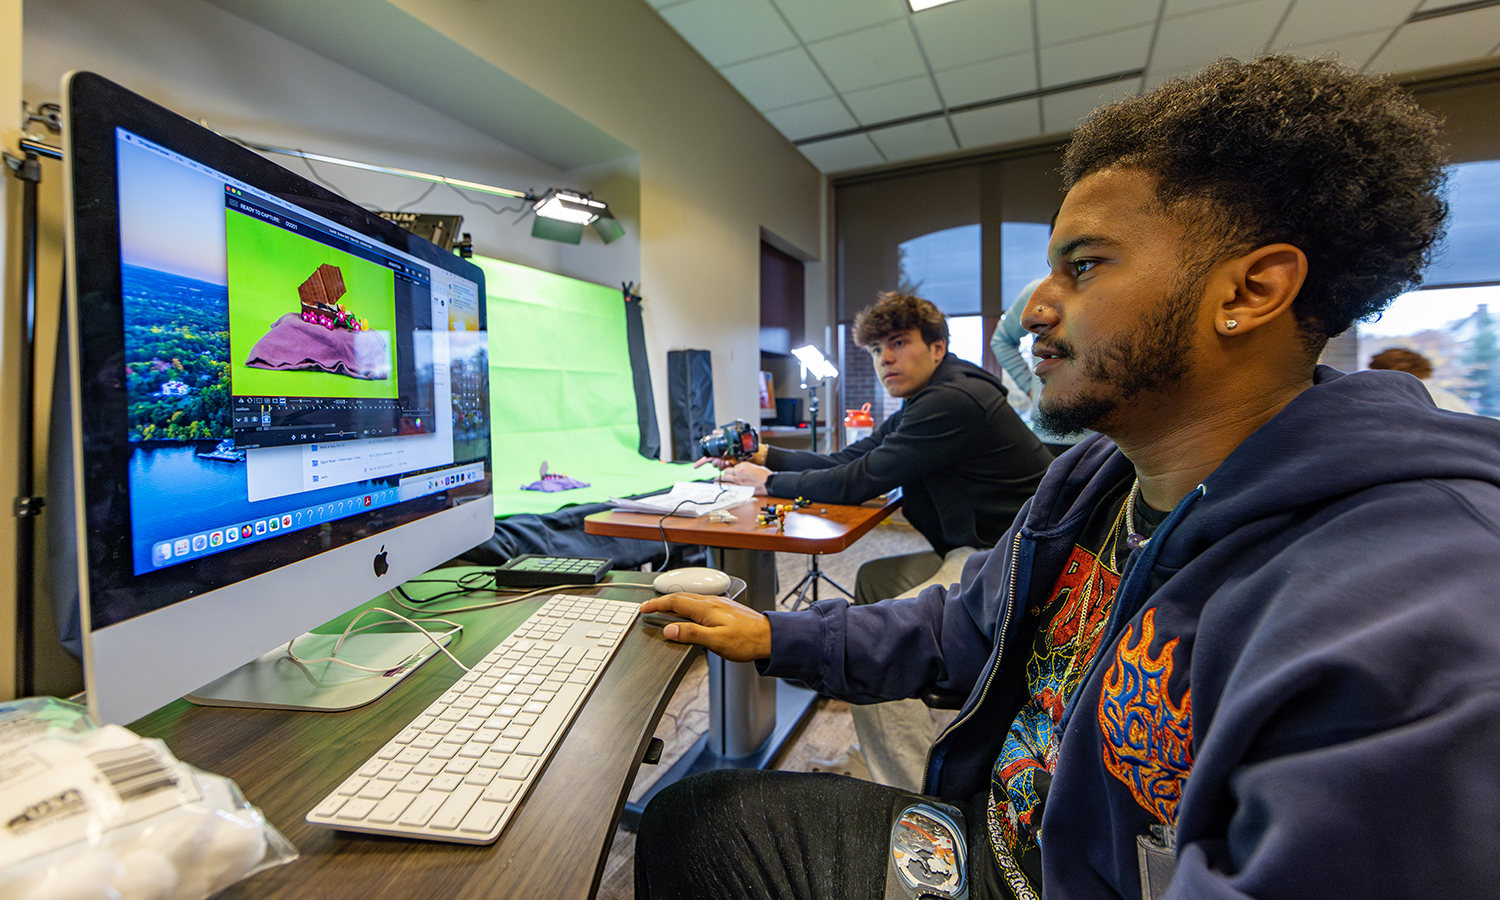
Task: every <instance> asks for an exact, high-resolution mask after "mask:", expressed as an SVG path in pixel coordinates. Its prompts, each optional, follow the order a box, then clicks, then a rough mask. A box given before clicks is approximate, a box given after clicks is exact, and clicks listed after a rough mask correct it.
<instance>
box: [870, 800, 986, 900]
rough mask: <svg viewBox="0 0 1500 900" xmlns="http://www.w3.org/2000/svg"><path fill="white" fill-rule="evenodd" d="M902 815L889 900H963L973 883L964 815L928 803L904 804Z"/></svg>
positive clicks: (894, 831) (895, 827)
mask: <svg viewBox="0 0 1500 900" xmlns="http://www.w3.org/2000/svg"><path fill="white" fill-rule="evenodd" d="M898 810H899V811H898V812H897V813H896V815H895V817H894V818H895V821H894V823H893V824H892V825H891V843H890V848H891V854H890V869H889V870H888V871H887V875H886V898H887V900H900V898H902V897H905V898H909V900H928V898H937V900H965V898H967V897H968V896H969V881H968V877H967V872H968V859H967V856H968V846H967V844H966V843H965V841H966V838H965V836H964V817H963V813H961V812H959V811H958V810H957V809H955V808H953V807H951V806H948V805H946V804H941V803H934V802H930V801H919V802H915V803H905V804H904V805H898ZM892 875H894V876H895V877H894V878H892V877H891V876H892ZM892 881H894V882H895V883H896V884H899V885H900V886H901V892H900V893H897V892H894V891H892V887H894V885H893V884H892V883H891V882H892Z"/></svg>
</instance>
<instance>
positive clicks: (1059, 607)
mask: <svg viewBox="0 0 1500 900" xmlns="http://www.w3.org/2000/svg"><path fill="white" fill-rule="evenodd" d="M1133 487H1134V485H1133V480H1126V481H1125V482H1123V483H1121V484H1120V485H1119V486H1118V487H1117V488H1115V489H1114V490H1112V491H1110V492H1109V493H1108V494H1107V495H1106V496H1105V497H1104V498H1103V499H1102V500H1101V501H1100V503H1099V504H1098V506H1096V507H1095V508H1094V512H1093V513H1092V514H1091V515H1090V517H1089V520H1088V524H1087V525H1086V526H1085V527H1084V530H1083V532H1082V534H1080V535H1079V539H1078V543H1077V544H1076V545H1075V546H1074V547H1073V552H1072V555H1071V556H1070V557H1069V559H1068V561H1067V564H1066V565H1064V566H1063V570H1062V574H1061V575H1060V576H1059V577H1058V579H1057V581H1056V582H1055V583H1054V585H1053V587H1052V590H1051V591H1050V592H1049V593H1048V595H1047V596H1048V599H1047V601H1046V602H1045V603H1043V604H1042V605H1041V606H1040V607H1032V608H1031V609H1028V610H1027V611H1026V614H1027V621H1026V628H1027V631H1026V632H1023V634H1026V633H1029V635H1030V640H1029V642H1028V641H1027V640H1025V639H1023V640H1021V641H1019V642H1018V643H1017V644H1016V648H1017V651H1018V652H1015V653H1012V654H1011V657H1010V659H1009V660H1008V661H1005V662H1002V667H1001V673H1000V683H1001V684H1002V685H1009V686H1011V690H1012V691H1014V692H1015V698H1014V701H1013V702H1014V703H1015V704H1018V705H1019V709H1020V711H1019V712H1018V713H1017V715H1016V717H1015V719H1014V721H1012V722H1011V723H1010V728H1009V731H1008V732H1007V735H1006V738H1005V743H1004V746H1003V748H1002V749H1001V752H1000V756H999V758H998V759H996V761H995V767H994V770H993V772H992V774H991V778H990V790H989V803H988V809H987V820H988V830H989V838H990V846H991V849H992V850H993V851H994V854H995V862H996V864H997V868H998V874H999V876H1000V880H1001V881H1002V882H1003V883H1004V884H1005V885H1006V887H1007V888H1008V889H1009V892H1010V894H1011V895H1013V896H1015V897H1017V898H1020V900H1030V898H1038V897H1040V896H1041V894H1042V891H1041V851H1040V849H1039V848H1038V846H1037V840H1036V831H1037V828H1038V827H1039V826H1040V825H1041V818H1042V808H1043V805H1044V804H1045V802H1046V799H1047V790H1048V788H1049V786H1050V785H1051V781H1052V774H1053V772H1054V771H1055V769H1056V767H1057V751H1058V742H1059V738H1060V737H1061V735H1060V733H1059V730H1058V724H1059V722H1060V721H1061V719H1062V715H1063V710H1064V709H1065V708H1066V707H1067V704H1068V701H1069V699H1070V698H1071V697H1072V695H1073V692H1074V691H1075V690H1076V689H1077V688H1078V686H1079V684H1080V683H1081V682H1082V680H1083V677H1084V675H1085V674H1086V673H1087V672H1088V671H1089V668H1090V665H1091V664H1092V663H1093V662H1094V658H1095V657H1096V656H1097V655H1098V653H1099V648H1100V642H1101V640H1102V638H1103V635H1104V631H1105V627H1106V623H1107V622H1108V621H1109V613H1110V610H1111V609H1112V608H1113V604H1114V598H1115V591H1116V589H1117V588H1118V587H1119V584H1120V574H1121V570H1122V569H1123V567H1124V563H1125V560H1126V558H1127V557H1128V556H1129V550H1128V549H1127V547H1126V543H1125V538H1126V535H1127V533H1128V531H1129V529H1128V527H1127V523H1126V520H1125V501H1126V499H1127V495H1128V493H1129V491H1131V490H1132V489H1133ZM1135 516H1136V520H1137V522H1136V524H1137V525H1138V526H1141V530H1142V531H1143V532H1146V533H1148V534H1149V533H1150V531H1151V530H1154V527H1155V525H1156V524H1158V523H1159V522H1160V521H1161V520H1162V519H1163V518H1165V516H1166V514H1165V513H1160V512H1157V511H1155V510H1152V509H1150V508H1149V507H1146V506H1145V505H1144V504H1142V503H1140V502H1139V500H1138V501H1137V503H1136V508H1135ZM1110 674H1111V675H1114V674H1115V673H1114V672H1113V671H1111V673H1110ZM1107 763H1108V760H1106V764H1107ZM1111 771H1114V769H1113V768H1112V769H1111Z"/></svg>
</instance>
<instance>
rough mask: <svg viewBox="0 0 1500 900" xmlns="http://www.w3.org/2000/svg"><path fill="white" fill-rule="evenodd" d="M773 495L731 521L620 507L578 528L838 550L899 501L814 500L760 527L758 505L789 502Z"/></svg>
mask: <svg viewBox="0 0 1500 900" xmlns="http://www.w3.org/2000/svg"><path fill="white" fill-rule="evenodd" d="M790 502H791V501H790V500H785V499H781V498H777V497H756V498H755V500H753V501H751V502H749V503H742V504H740V505H739V506H735V507H732V508H731V509H730V510H729V511H730V512H731V513H733V514H734V516H735V519H736V521H734V522H714V521H711V520H710V519H709V517H708V516H700V517H697V518H693V517H690V516H667V517H665V519H664V518H663V517H662V516H659V515H656V514H654V513H628V512H620V511H619V510H609V511H608V512H601V513H594V514H593V515H591V516H589V517H587V518H585V519H584V520H583V530H584V531H586V532H588V533H589V534H599V535H604V536H606V537H628V538H643V539H645V540H657V541H659V540H662V538H663V531H665V538H666V540H668V541H673V542H675V543H679V544H703V545H705V546H708V547H731V548H736V549H740V550H779V551H783V552H787V553H809V554H817V553H838V552H839V551H841V550H847V549H848V548H849V547H850V545H852V544H853V543H854V542H855V541H857V540H859V539H860V538H861V537H863V536H864V535H865V533H866V532H868V531H869V530H870V529H871V528H874V527H875V526H876V525H877V524H879V523H880V522H881V520H883V519H885V518H886V517H887V516H889V515H890V514H891V513H892V512H894V511H895V510H896V507H898V506H900V505H901V501H900V500H899V499H890V498H881V499H878V500H872V501H870V502H869V503H866V504H863V505H861V506H840V505H838V504H834V503H814V504H812V505H811V506H808V507H805V508H803V509H799V510H794V511H792V512H789V513H787V516H786V521H785V523H784V527H783V528H781V529H778V528H777V526H776V525H774V524H773V525H760V524H757V523H756V517H757V516H758V515H759V514H760V510H761V507H763V506H767V505H771V504H783V503H790Z"/></svg>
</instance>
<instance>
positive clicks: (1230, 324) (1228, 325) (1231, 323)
mask: <svg viewBox="0 0 1500 900" xmlns="http://www.w3.org/2000/svg"><path fill="white" fill-rule="evenodd" d="M1239 324H1240V323H1239V320H1237V319H1225V320H1224V330H1225V331H1233V330H1234V329H1235V328H1237V327H1238V326H1239Z"/></svg>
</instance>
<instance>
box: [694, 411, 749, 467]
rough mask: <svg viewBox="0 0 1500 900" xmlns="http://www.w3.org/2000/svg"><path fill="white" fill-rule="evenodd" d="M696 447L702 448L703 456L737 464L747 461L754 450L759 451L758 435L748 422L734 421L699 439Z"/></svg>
mask: <svg viewBox="0 0 1500 900" xmlns="http://www.w3.org/2000/svg"><path fill="white" fill-rule="evenodd" d="M698 446H700V447H702V448H703V455H704V456H714V457H717V458H719V459H727V460H729V461H730V462H739V461H740V460H743V459H749V458H750V456H751V455H752V454H753V453H755V451H756V450H759V449H760V435H759V434H757V433H756V432H755V429H754V428H752V427H751V426H750V423H749V422H746V421H744V420H743V419H736V420H734V421H733V422H730V423H729V424H728V425H720V426H719V427H718V428H715V429H714V430H713V431H710V432H709V433H708V434H705V435H704V436H703V437H701V438H699V439H698Z"/></svg>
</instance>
